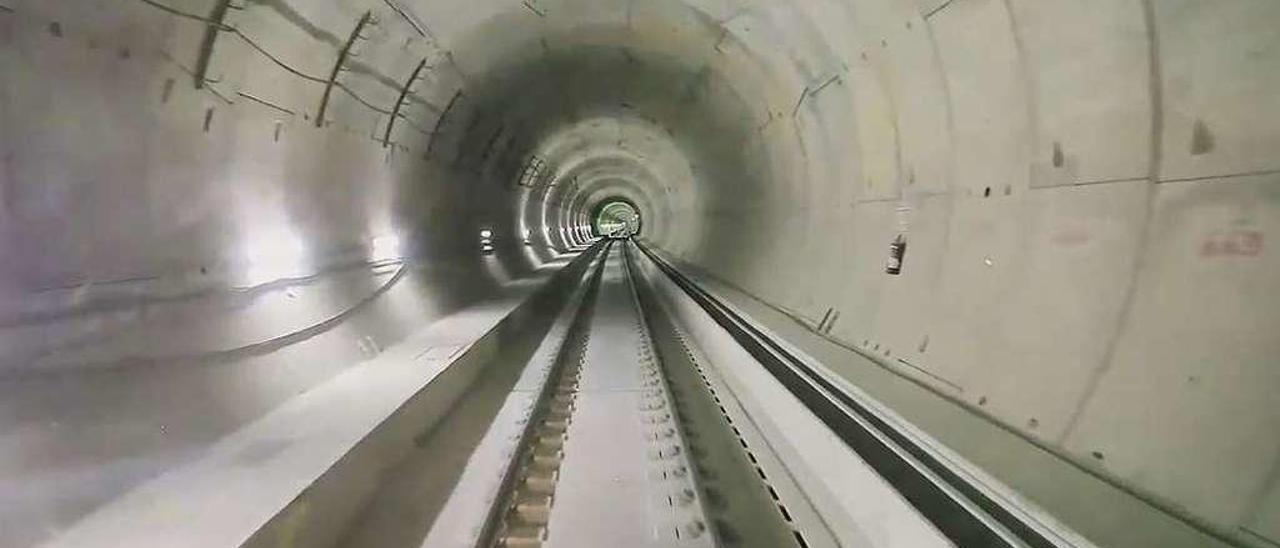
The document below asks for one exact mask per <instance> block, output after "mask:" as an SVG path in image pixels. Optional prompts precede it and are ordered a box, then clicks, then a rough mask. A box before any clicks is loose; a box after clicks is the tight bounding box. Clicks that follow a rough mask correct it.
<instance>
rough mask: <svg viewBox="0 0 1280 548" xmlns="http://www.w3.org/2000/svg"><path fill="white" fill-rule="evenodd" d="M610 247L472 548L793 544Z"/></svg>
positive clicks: (619, 254) (701, 387) (753, 469)
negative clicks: (509, 477) (513, 467)
mask: <svg viewBox="0 0 1280 548" xmlns="http://www.w3.org/2000/svg"><path fill="white" fill-rule="evenodd" d="M631 245H632V244H630V243H629V242H627V241H625V240H623V241H619V242H615V243H614V244H613V245H610V247H609V249H608V251H607V252H606V259H605V263H604V266H603V270H602V272H601V275H600V278H599V281H598V286H597V288H596V289H595V293H594V295H593V297H590V298H589V301H588V302H589V304H588V305H586V306H584V310H583V311H582V312H581V313H580V317H579V320H578V321H577V322H576V323H575V327H574V329H573V332H572V333H571V334H570V335H569V338H568V341H567V342H566V351H564V352H562V353H561V355H560V357H559V363H557V365H556V373H554V374H553V375H554V376H553V377H552V380H551V381H550V384H549V386H548V390H549V397H547V398H545V399H544V401H543V402H542V403H541V404H540V405H539V408H538V409H537V411H535V413H534V414H533V415H532V416H531V420H530V422H529V429H528V432H527V435H526V438H525V439H526V443H525V444H524V446H523V447H522V448H521V449H520V451H519V452H518V454H517V456H516V457H515V458H516V459H517V461H518V466H519V471H518V472H517V473H516V474H515V475H514V477H513V481H512V483H511V485H510V486H509V487H508V489H507V490H506V493H505V494H504V495H503V496H502V497H501V501H500V502H499V503H498V504H497V505H496V507H495V510H494V512H495V520H496V522H497V523H496V525H494V526H493V527H492V529H491V531H492V534H491V536H490V537H489V538H488V539H487V541H484V542H482V543H481V544H482V545H487V546H503V547H523V546H557V547H561V546H571V547H576V546H581V547H592V548H594V547H600V546H655V547H656V546H691V547H692V546H762V547H764V546H769V547H773V546H798V545H802V544H801V543H802V542H803V535H800V534H798V532H797V531H795V529H794V528H793V527H791V526H790V525H788V521H787V520H788V519H789V518H790V516H789V515H788V514H787V510H786V508H787V507H786V506H785V505H784V504H782V503H780V502H777V501H776V500H775V499H774V498H771V496H770V492H771V489H772V488H771V487H769V486H768V484H767V479H762V478H764V477H765V476H764V474H763V472H760V471H759V470H760V469H759V467H758V466H752V465H751V464H750V463H749V462H748V460H747V457H746V455H747V452H746V450H745V449H743V448H742V446H740V445H739V441H740V438H739V437H736V436H735V435H734V434H732V433H731V431H730V429H729V426H730V424H729V423H727V422H726V420H727V416H726V415H725V414H724V413H723V412H722V411H721V410H720V409H722V408H723V407H722V406H721V407H717V404H716V403H714V402H713V401H712V399H711V398H712V393H711V392H710V390H712V389H711V388H710V385H709V384H708V383H707V381H705V380H703V379H704V374H703V373H702V372H701V371H700V370H699V369H698V367H697V365H696V364H695V363H694V362H693V358H692V356H693V355H694V354H693V353H692V352H690V351H689V350H687V347H686V346H684V344H683V343H682V342H681V341H680V340H679V339H677V333H676V331H675V328H674V326H673V324H672V323H671V321H670V320H669V319H667V318H665V317H662V315H661V314H657V313H654V312H655V311H656V310H657V308H658V307H657V305H656V304H654V302H653V301H652V297H646V296H645V293H644V291H643V290H642V287H641V286H642V285H643V281H641V280H639V279H638V278H639V276H638V275H637V274H635V273H634V272H633V269H632V267H631V266H630V265H629V264H628V263H629V261H628V259H629V257H630V256H631V253H630V252H629V250H628V249H627V248H628V247H629V246H631Z"/></svg>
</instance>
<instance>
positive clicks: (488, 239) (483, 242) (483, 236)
mask: <svg viewBox="0 0 1280 548" xmlns="http://www.w3.org/2000/svg"><path fill="white" fill-rule="evenodd" d="M480 253H483V254H485V255H488V254H490V253H493V230H491V229H488V228H482V229H480Z"/></svg>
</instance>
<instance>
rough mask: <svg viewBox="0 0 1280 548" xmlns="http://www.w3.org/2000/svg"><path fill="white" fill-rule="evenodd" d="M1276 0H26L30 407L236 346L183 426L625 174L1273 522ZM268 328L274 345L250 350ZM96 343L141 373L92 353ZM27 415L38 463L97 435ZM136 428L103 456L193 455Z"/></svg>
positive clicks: (687, 221) (818, 290) (964, 393)
mask: <svg viewBox="0 0 1280 548" xmlns="http://www.w3.org/2000/svg"><path fill="white" fill-rule="evenodd" d="M365 14H369V15H370V17H369V19H368V23H367V24H365V25H364V26H363V27H362V28H360V29H359V32H358V33H354V31H355V30H356V29H357V26H358V25H359V21H361V20H362V18H363V17H364V16H365ZM210 18H213V19H216V20H218V21H221V22H220V23H217V24H215V25H214V26H210V24H209V22H208V21H207V20H208V19H210ZM1278 22H1280V4H1277V3H1275V2H1271V1H1269V0H1233V1H1224V2H1203V1H1194V0H1125V1H1115V0H1088V1H1085V2H1037V1H1031V0H804V1H793V2H776V1H769V0H743V1H736V0H687V1H677V0H659V1H622V0H618V1H613V0H608V1H605V0H538V1H536V2H528V3H524V4H522V3H519V2H497V1H477V0H413V1H410V0H397V1H394V2H393V1H390V0H378V1H374V0H367V1H366V0H346V1H334V2H302V1H290V0H250V1H248V2H240V1H238V0H233V1H232V2H231V3H230V4H229V5H228V3H227V2H224V1H222V0H154V1H153V0H113V1H106V0H93V1H91V0H80V1H75V2H72V1H48V0H0V43H2V44H3V45H2V46H0V71H2V72H0V74H4V75H5V76H4V77H3V79H2V80H0V128H2V129H0V147H2V149H3V154H0V158H2V159H3V162H4V167H3V170H2V171H0V183H2V184H0V196H2V197H3V204H4V212H3V215H0V234H2V235H3V238H2V239H0V253H2V256H3V257H4V260H3V261H2V263H0V297H2V298H3V303H4V304H3V310H2V311H0V312H3V317H4V324H3V331H0V337H3V340H4V345H3V346H4V349H3V350H2V351H0V359H3V363H4V367H5V373H4V375H5V376H6V378H7V379H10V380H7V381H6V384H7V385H8V386H6V388H5V390H6V392H8V393H10V394H15V396H14V397H13V398H10V400H9V402H10V403H9V404H8V405H9V406H10V407H9V408H10V410H17V411H21V410H22V409H23V408H22V407H21V405H22V403H21V401H22V400H21V397H20V395H21V394H30V393H32V390H33V388H32V387H33V386H41V387H43V388H41V389H42V390H52V391H53V392H51V393H52V394H54V395H53V396H47V397H44V400H46V401H47V402H48V403H46V404H45V405H47V406H48V407H49V409H48V412H49V413H55V414H56V413H58V411H56V409H58V408H59V406H62V407H66V408H74V407H77V406H84V405H90V404H84V403H82V402H83V401H84V399H88V400H90V401H97V402H98V403H97V404H96V405H99V406H101V407H102V408H104V409H107V410H108V411H109V412H112V411H114V410H115V409H116V408H115V407H113V405H114V404H113V403H112V402H113V401H114V400H112V399H110V398H109V397H107V396H102V395H101V394H99V392H103V391H105V392H109V393H113V394H115V395H116V397H120V398H126V396H125V395H137V394H136V391H137V390H139V389H138V388H137V386H138V385H139V383H141V382H143V381H142V379H159V378H163V377H165V376H166V375H170V373H157V372H156V369H155V367H156V366H163V365H166V364H169V363H170V362H176V363H188V362H201V361H202V360H206V359H209V356H211V355H216V356H220V357H218V358H217V359H219V360H222V361H224V362H227V363H232V364H234V366H229V367H228V368H226V371H234V372H233V373H222V372H219V373H202V375H207V376H208V377H207V378H206V379H205V380H204V381H202V382H205V383H206V384H202V385H199V386H217V387H222V388H219V389H218V390H223V391H225V392H226V394H223V395H221V396H209V395H207V394H208V392H209V391H208V390H199V391H198V392H199V393H200V394H203V396H201V397H197V398H195V399H197V400H200V399H201V398H204V400H207V401H204V402H203V403H196V404H193V405H194V407H193V409H195V410H197V411H199V410H202V411H200V412H197V411H191V412H190V413H191V415H190V416H187V417H186V419H182V420H187V421H188V422H193V423H199V422H200V419H199V417H207V416H209V415H208V414H209V413H213V414H214V415H215V417H216V418H215V419H210V420H209V421H207V422H209V423H212V424H206V425H204V426H200V427H198V428H195V429H194V430H196V431H197V433H195V434H189V436H190V439H189V440H188V441H187V442H186V443H185V444H180V448H182V449H181V450H185V451H194V450H196V449H195V448H198V446H199V444H200V443H203V442H205V441H207V440H208V439H216V436H217V435H218V434H219V433H221V432H225V431H226V429H228V428H231V427H232V426H233V425H235V424H240V423H242V422H243V421H245V420H248V419H249V418H251V417H253V416H256V414H260V413H262V412H264V411H265V409H269V408H270V407H271V406H273V405H275V404H276V403H278V402H279V401H282V398H284V397H286V395H287V394H290V393H293V391H295V390H297V389H300V388H305V387H306V386H311V385H313V384H314V383H317V382H320V381H321V380H323V379H324V378H327V375H329V374H332V372H333V371H336V370H337V369H338V368H340V367H341V365H340V363H342V362H344V360H352V359H361V357H362V356H365V355H367V354H369V353H376V352H377V351H378V349H379V348H382V347H385V346H388V345H390V344H394V342H396V341H397V340H398V339H399V338H400V337H403V336H404V334H405V333H406V332H407V331H408V330H410V329H412V327H413V325H415V324H416V323H420V322H424V321H428V320H429V319H431V318H434V317H438V316H439V315H440V314H443V313H445V312H447V311H449V310H453V309H456V308H457V307H459V306H462V305H464V304H466V303H469V302H473V301H475V300H476V299H479V298H482V297H484V296H486V295H491V294H494V293H496V292H499V291H503V290H505V288H509V287H510V286H512V282H513V281H514V280H520V279H527V278H528V277H529V276H532V275H534V274H535V273H537V272H540V271H541V270H540V269H541V267H542V266H543V265H544V264H546V263H548V262H553V261H556V260H557V259H558V258H559V257H560V256H561V255H560V254H561V253H563V252H565V251H568V250H569V249H570V248H571V247H572V246H574V245H577V244H581V243H583V242H584V241H585V239H586V238H587V237H589V224H590V221H591V219H590V218H589V212H590V211H591V209H592V208H593V207H594V206H595V205H596V204H598V203H600V202H601V201H603V200H607V199H609V198H613V197H624V198H626V199H628V200H631V201H632V202H634V203H635V204H636V205H637V207H638V209H639V210H640V212H641V216H642V219H643V222H644V230H643V232H642V235H641V236H642V238H643V239H645V240H646V241H648V242H650V243H651V244H653V245H654V246H656V247H658V248H660V249H662V250H663V251H664V252H665V253H667V254H668V255H669V256H671V257H673V258H676V259H679V260H681V261H683V262H685V263H686V264H688V265H690V266H692V267H694V268H697V269H699V270H701V271H704V272H706V273H708V274H709V275H711V276H714V277H716V278H718V279H720V280H723V281H724V282H726V283H728V284H731V285H733V286H736V287H738V288H741V289H743V290H744V291H746V292H748V293H751V294H752V295H754V296H756V297H757V298H759V299H761V300H763V301H765V302H767V303H769V304H771V305H773V306H775V307H778V308H779V309H782V310H785V311H787V312H788V313H790V314H792V315H793V316H795V317H796V318H798V319H801V320H802V321H805V322H808V323H810V324H811V325H813V326H814V328H815V329H820V330H821V331H822V334H823V335H824V336H827V337H829V338H831V339H833V340H837V341H839V342H841V343H843V344H846V345H848V346H852V347H856V348H859V349H861V350H862V351H863V352H866V353H874V354H877V355H879V356H881V357H882V358H884V359H885V361H886V362H887V363H889V364H891V365H892V366H894V367H898V368H899V369H900V372H901V373H902V374H904V375H908V376H913V377H915V378H917V379H918V380H920V381H921V382H923V383H925V384H928V385H930V386H932V387H933V388H935V389H936V390H937V391H938V392H939V393H941V394H944V395H947V396H949V397H953V398H956V399H959V400H961V401H963V402H967V403H968V404H969V406H970V407H971V408H972V410H974V412H977V413H982V414H986V415H988V416H990V417H991V418H993V419H994V420H996V421H999V422H1000V423H1002V424H1004V425H1006V426H1007V427H1008V428H1009V429H1012V430H1015V431H1017V432H1019V433H1021V434H1022V435H1025V436H1027V437H1028V438H1030V439H1033V440H1036V441H1037V442H1038V443H1040V444H1043V445H1044V446H1046V447H1049V448H1051V449H1054V450H1056V451H1058V452H1060V453H1061V454H1062V455H1064V456H1065V457H1067V458H1072V459H1075V460H1077V461H1078V462H1080V463H1081V466H1085V467H1088V468H1090V469H1091V470H1093V471H1094V472H1096V473H1097V474H1100V475H1102V476H1104V477H1106V478H1109V479H1110V480H1111V481H1114V482H1116V483H1119V484H1121V485H1124V486H1127V487H1128V488H1130V489H1132V490H1133V491H1135V492H1137V493H1139V494H1140V495H1141V496H1142V497H1144V498H1147V499H1149V500H1152V501H1155V502H1156V503H1158V504H1159V505H1161V506H1163V507H1165V508H1167V509H1169V510H1171V511H1174V512H1176V513H1179V514H1181V515H1183V516H1184V517H1186V518H1187V519H1190V520H1193V521H1196V522H1198V523H1199V524H1200V525H1202V526H1203V527H1205V528H1207V529H1211V530H1213V531H1215V532H1217V533H1219V534H1220V535H1221V536H1225V537H1228V538H1231V539H1233V540H1234V541H1235V542H1238V543H1242V544H1256V543H1263V542H1266V541H1264V540H1260V539H1270V541H1271V542H1280V481H1277V477H1280V436H1277V435H1276V433H1277V432H1280V428H1278V427H1280V406H1277V405H1275V398H1274V393H1275V391H1276V389H1277V388H1280V369H1277V368H1276V367H1275V363H1276V357H1277V356H1278V355H1280V336H1277V333H1280V306H1277V300H1276V298H1275V294H1276V292H1277V290H1280V259H1277V255H1276V253H1275V252H1274V249H1272V248H1273V247H1274V242H1273V241H1271V240H1274V239H1275V235H1276V234H1277V230H1278V229H1280V227H1278V226H1277V223H1278V222H1280V215H1278V211H1277V208H1278V207H1280V190H1277V189H1280V181H1278V180H1277V179H1278V178H1280V175H1278V173H1280V160H1277V156H1276V154H1275V151H1276V150H1277V147H1280V70H1277V67H1280V64H1278V60H1280V35H1277V33H1276V31H1275V28H1276V25H1277V23H1278ZM348 42H351V43H352V44H353V46H352V47H351V49H352V51H353V52H354V54H353V55H351V56H348V57H347V58H345V60H343V61H342V62H341V63H339V62H338V60H339V58H340V52H341V51H343V49H344V48H346V47H347V44H348ZM420 63H421V64H422V67H423V68H422V70H421V71H420V72H417V77H416V78H414V77H413V76H414V74H415V71H416V69H417V67H418V65H419V64H420ZM335 67H336V68H335ZM331 80H332V82H333V83H332V84H331V83H330V81H331ZM407 82H408V83H409V86H408V92H405V93H403V98H402V97H401V95H402V92H404V91H405V88H406V83H407ZM326 88H328V89H329V92H328V93H327V95H328V99H327V100H325V99H324V97H325V96H326V92H325V90H326ZM322 104H323V105H324V107H323V108H324V109H325V112H324V114H323V117H321V116H320V113H319V110H320V108H321V105H322ZM317 120H320V122H319V123H317ZM388 125H392V127H391V129H390V131H388ZM534 158H537V159H538V161H539V163H541V164H542V166H541V167H539V168H535V169H532V170H531V168H530V166H531V165H532V163H533V161H532V160H533V159H534ZM526 175H527V176H526ZM483 228H491V229H493V230H495V232H496V233H497V235H498V237H497V246H498V250H497V253H496V254H495V255H494V256H492V257H486V256H482V255H480V254H479V253H478V236H477V233H478V231H479V230H481V229H483ZM526 231H527V233H528V234H529V237H530V244H531V245H529V246H524V245H522V244H521V239H522V238H523V234H524V233H525V232H526ZM898 235H902V236H903V237H905V239H906V241H907V242H908V248H907V253H906V257H905V262H904V266H903V271H902V274H901V275H898V276H890V275H887V274H885V272H884V264H885V260H886V259H887V254H888V246H889V244H890V242H892V241H893V240H894V238H895V237H896V236H898ZM393 268H395V269H396V270H392V269H393ZM282 279H283V280H286V281H287V280H295V281H302V282H305V283H304V289H303V290H301V291H300V293H301V295H297V294H291V295H290V296H289V297H288V298H287V299H284V300H281V299H279V298H277V297H279V293H280V291H277V289H280V288H281V286H280V284H281V282H280V281H279V280H282ZM406 280H407V282H408V283H406ZM291 291H296V290H291ZM370 303H371V304H370ZM332 318H337V322H336V323H332V324H326V321H328V319H332ZM824 318H825V319H826V321H824ZM317 325H320V326H322V327H323V328H322V329H320V330H318V331H307V330H308V329H313V328H314V327H315V326H317ZM299 333H302V334H303V336H301V337H299V338H297V340H294V339H291V338H290V337H293V336H297V335H298V334H299ZM295 342H296V343H298V344H293V343H295ZM259 344H267V345H268V347H266V348H267V349H268V350H277V349H282V350H281V352H267V353H263V352H259V353H253V352H250V354H248V355H243V354H242V353H236V351H237V350H243V349H245V348H249V347H253V348H257V347H255V346H254V345H259ZM271 345H275V346H271ZM290 352H292V353H293V354H292V357H290V355H289V353H290ZM319 356H324V358H323V360H322V361H324V363H326V364H328V365H326V366H323V367H320V366H317V367H314V368H309V369H308V368H301V367H295V368H293V369H284V370H276V371H275V372H273V373H270V374H265V373H263V372H262V371H263V369H264V367H265V364H267V363H288V362H290V360H291V359H292V360H296V359H297V358H298V357H307V358H317V357H319ZM140 363H141V364H147V365H149V366H152V368H151V369H143V370H139V369H138V367H137V366H138V364H140ZM104 368H105V369H106V370H110V371H123V372H122V373H120V375H122V377H118V378H124V379H127V380H123V381H122V380H111V379H103V380H99V381H95V383H116V384H117V385H118V386H114V387H112V388H109V389H104V388H102V386H103V384H93V383H82V382H74V381H75V380H76V379H80V378H81V377H79V376H78V375H88V374H91V373H90V371H99V370H100V369H104ZM237 368H238V369H237ZM53 373H56V374H57V375H59V377H58V378H59V379H61V380H60V381H57V382H55V381H50V380H48V379H49V375H50V374H53ZM219 375H224V376H219ZM118 378H117V379H118ZM68 379H71V380H68ZM147 382H152V383H162V382H163V381H160V380H149V381H147ZM13 383H17V384H13ZM42 383H43V384H42ZM51 385H56V388H49V386H51ZM152 386H153V388H154V387H155V386H167V385H163V384H159V385H152ZM184 386H186V385H184ZM246 394H248V395H246ZM152 397H153V398H154V396H152ZM63 398H65V399H68V400H75V401H76V402H77V403H76V404H74V405H73V404H72V403H69V402H68V403H66V404H65V405H63V404H62V402H63V400H62V399H63ZM0 405H3V404H0ZM159 408H164V409H167V407H165V403H164V402H160V401H157V402H156V403H155V407H146V406H140V407H137V409H135V410H134V411H132V412H134V413H136V415H137V417H135V418H136V420H138V421H145V420H146V419H145V415H147V414H148V413H149V412H151V411H154V409H159ZM232 408H234V409H235V410H234V411H232V410H231V409H232ZM213 410H216V413H214V412H213ZM119 412H120V413H122V414H128V413H130V412H131V411H128V410H124V409H122V410H120V411H119ZM64 413H65V414H68V415H70V414H74V413H70V412H64ZM68 420H70V419H68ZM23 421H26V422H23ZM19 422H20V423H21V424H22V425H23V427H22V428H18V429H15V430H13V432H18V434H13V436H15V437H14V438H11V439H14V440H18V441H15V442H13V443H18V442H19V441H20V442H21V443H23V444H25V447H27V448H28V449H27V451H28V452H29V453H30V454H31V455H34V454H37V453H39V452H40V451H42V450H48V451H54V452H56V450H57V449H58V448H62V449H64V450H65V449H66V448H67V447H68V446H67V445H66V444H68V443H72V442H69V441H66V440H65V439H63V435H61V434H58V433H57V432H56V431H55V432H52V433H51V432H50V431H47V430H45V429H42V427H40V426H39V425H38V424H37V423H38V422H39V421H37V420H36V419H35V418H25V419H23V420H20V421H19ZM94 428H95V429H94V430H93V431H94V432H97V433H99V435H102V436H109V435H110V436H116V435H117V434H118V433H116V432H112V431H111V428H110V424H105V423H104V424H97V425H96V426H95V427H94ZM123 439H124V440H126V441H127V442H128V443H132V444H135V448H134V449H128V450H125V449H119V448H116V449H104V448H102V447H96V448H95V449H94V451H95V452H100V455H99V456H101V457H102V458H106V459H124V458H125V456H134V455H133V452H134V451H136V452H137V453H138V454H145V453H146V449H147V448H148V447H152V448H158V447H165V448H169V447H170V446H169V445H164V444H160V445H148V444H149V443H153V442H150V441H147V440H150V439H151V438H149V437H148V435H147V434H141V433H139V434H136V435H132V436H129V435H125V436H124V437H123ZM37 442H38V443H37ZM33 443H34V445H33ZM77 443H83V442H77ZM154 443H157V444H158V443H160V442H154ZM33 448H34V449H33ZM181 450H176V449H175V451H177V452H179V453H180V452H181ZM122 455H125V456H122ZM29 458H33V457H30V456H29ZM176 458H177V457H175V459H176ZM165 462H170V461H165ZM129 469H130V470H133V468H129ZM138 470H150V471H138V472H137V473H136V474H137V475H140V476H141V475H145V474H147V473H152V472H154V469H152V468H146V467H145V466H143V467H142V468H139V469H138ZM993 473H996V474H997V475H999V471H993ZM107 492H110V489H106V490H104V493H107ZM105 497H106V495H105V494H104V495H102V496H101V497H99V499H101V498H105ZM95 500H97V499H95ZM97 502H99V503H100V502H101V500H98V501H97ZM84 504H85V505H91V504H92V502H86V503H84ZM69 512H70V513H71V514H74V511H69ZM69 515H70V514H69Z"/></svg>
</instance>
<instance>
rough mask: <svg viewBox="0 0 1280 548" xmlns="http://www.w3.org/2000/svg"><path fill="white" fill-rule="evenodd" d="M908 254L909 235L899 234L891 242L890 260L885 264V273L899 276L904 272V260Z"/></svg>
mask: <svg viewBox="0 0 1280 548" xmlns="http://www.w3.org/2000/svg"><path fill="white" fill-rule="evenodd" d="M906 256H907V237H906V235H904V234H899V235H897V236H896V237H894V238H893V243H890V244H889V261H888V262H886V263H885V265H884V272H885V274H890V275H893V276H897V275H899V274H901V273H902V260H903V258H905V257H906Z"/></svg>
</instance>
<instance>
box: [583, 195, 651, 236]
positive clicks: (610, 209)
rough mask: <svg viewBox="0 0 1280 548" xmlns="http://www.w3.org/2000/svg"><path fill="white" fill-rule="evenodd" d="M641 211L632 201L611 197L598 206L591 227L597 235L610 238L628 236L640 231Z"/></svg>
mask: <svg viewBox="0 0 1280 548" xmlns="http://www.w3.org/2000/svg"><path fill="white" fill-rule="evenodd" d="M640 226H641V219H640V212H639V211H638V210H636V207H635V206H634V205H632V204H631V203H629V202H627V201H625V200H620V199H611V200H605V201H603V202H601V204H600V205H599V206H598V207H597V208H596V214H595V216H594V217H593V220H592V224H591V228H592V229H593V230H594V231H595V233H596V235H599V236H608V237H610V238H627V237H630V236H634V235H636V234H639V233H640Z"/></svg>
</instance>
